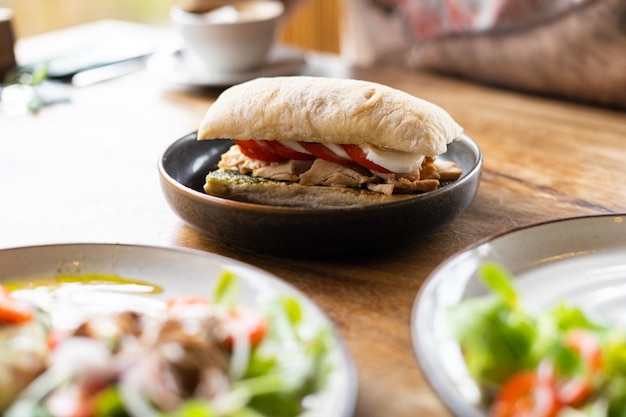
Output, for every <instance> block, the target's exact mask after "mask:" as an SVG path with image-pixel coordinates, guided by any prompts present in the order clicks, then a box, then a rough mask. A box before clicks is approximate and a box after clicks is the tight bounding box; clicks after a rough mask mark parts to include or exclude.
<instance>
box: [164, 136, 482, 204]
mask: <svg viewBox="0 0 626 417" xmlns="http://www.w3.org/2000/svg"><path fill="white" fill-rule="evenodd" d="M196 134H197V132H195V131H194V132H191V133H188V134H187V135H185V136H183V137H181V138H179V139H177V140H176V141H174V142H173V143H171V144H170V145H168V146H167V147H166V149H165V150H164V151H163V152H162V153H161V155H160V156H159V159H158V163H157V168H158V172H159V176H160V178H161V180H162V183H164V184H167V185H168V186H169V187H170V188H173V189H174V190H176V191H178V192H180V193H182V194H183V195H185V196H187V197H189V198H191V199H193V200H196V201H201V202H205V203H208V204H213V205H215V206H219V207H223V208H229V209H237V210H242V211H251V212H259V213H273V214H284V215H294V214H313V213H315V214H325V213H340V212H354V211H365V210H367V211H372V210H381V209H385V210H386V209H389V208H392V207H401V206H403V205H406V204H412V203H413V202H414V201H416V200H419V201H428V200H432V199H435V198H437V197H438V196H439V195H440V194H443V193H450V192H452V191H454V190H455V189H457V188H460V187H463V186H464V185H465V184H466V183H467V182H470V181H472V180H473V179H474V177H476V176H478V175H480V174H481V171H482V166H483V154H482V152H481V150H480V147H479V146H478V144H477V143H476V142H475V141H474V140H473V139H472V138H471V137H470V136H468V135H466V134H463V135H462V136H461V138H460V139H459V140H458V141H457V142H458V143H461V144H463V145H465V146H466V147H468V148H469V149H470V151H471V152H472V154H473V155H474V157H475V161H474V164H473V166H472V167H471V169H470V170H469V171H467V172H464V173H463V174H462V175H461V178H459V179H458V180H456V181H454V182H452V183H450V184H447V185H446V186H444V187H441V188H439V189H437V190H434V191H429V192H426V193H423V194H419V195H415V196H412V197H409V198H406V199H402V200H399V201H392V202H384V203H379V204H371V205H367V206H358V207H355V206H347V207H333V208H310V207H288V206H272V205H267V204H257V203H248V202H243V201H236V200H230V199H227V198H222V197H216V196H212V195H209V194H205V193H201V192H199V191H196V190H194V189H193V188H190V187H187V186H186V185H184V184H181V183H180V182H178V181H176V180H175V179H174V178H173V177H172V176H171V175H170V174H169V173H168V172H167V170H166V169H165V166H164V161H165V159H166V157H167V155H168V153H169V152H170V151H171V150H172V149H173V148H174V147H175V146H177V145H178V144H179V143H180V142H182V141H184V140H189V139H190V137H192V136H193V135H196Z"/></svg>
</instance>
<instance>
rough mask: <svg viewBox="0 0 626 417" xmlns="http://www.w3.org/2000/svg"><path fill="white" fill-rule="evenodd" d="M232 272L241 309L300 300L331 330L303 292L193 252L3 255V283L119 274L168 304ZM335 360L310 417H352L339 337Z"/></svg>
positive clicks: (63, 250) (143, 249)
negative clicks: (150, 287)
mask: <svg viewBox="0 0 626 417" xmlns="http://www.w3.org/2000/svg"><path fill="white" fill-rule="evenodd" d="M223 271H231V272H233V273H234V274H236V276H237V277H238V279H239V281H240V290H241V292H240V298H239V300H240V303H241V304H242V305H248V306H255V305H257V304H259V303H261V302H263V301H266V300H267V299H268V298H271V297H274V296H278V295H282V294H286V295H291V296H294V297H297V298H298V299H299V300H300V301H301V303H302V305H303V307H304V310H305V314H306V315H307V317H308V320H310V323H311V324H312V325H313V326H316V325H329V326H331V328H332V325H331V323H330V321H329V319H328V318H327V317H326V316H325V314H324V313H323V312H322V311H321V310H320V309H319V308H317V307H316V306H315V305H314V304H313V302H312V301H311V300H310V299H308V298H307V297H306V296H305V295H304V294H302V293H301V292H300V291H298V290H297V289H295V288H294V287H292V286H291V285H289V284H287V283H285V282H284V281H282V280H280V279H278V278H277V277H275V276H273V275H271V274H269V273H267V272H264V271H262V270H260V269H257V268H254V267H252V266H249V265H247V264H244V263H241V262H237V261H235V260H231V259H229V258H225V257H221V256H218V255H214V254H209V253H205V252H201V251H195V250H190V249H174V248H160V247H151V246H133V245H116V244H66V245H44V246H31V247H22V248H14V249H5V250H0V282H7V281H11V282H14V281H16V280H22V279H23V280H32V279H36V278H38V277H39V278H45V277H48V278H50V277H52V276H55V275H58V274H76V273H81V274H89V273H94V274H115V275H119V276H121V277H123V278H128V279H132V280H137V281H143V282H148V283H151V284H155V285H157V286H160V287H161V288H162V289H163V292H162V293H160V294H157V295H149V296H144V297H146V298H153V297H156V298H159V299H161V300H164V299H168V298H170V297H172V296H173V295H176V294H200V295H207V296H209V295H210V294H211V292H212V291H213V285H214V284H215V280H216V279H217V278H218V276H219V275H220V274H221V273H222V272H223ZM333 343H334V347H333V351H332V355H334V358H333V359H335V362H336V369H335V371H334V372H333V373H332V374H331V376H330V378H329V384H328V386H327V387H326V388H325V390H324V392H323V393H321V396H320V401H319V404H318V405H319V407H317V408H315V411H314V412H312V413H307V414H306V416H307V417H313V416H316V417H328V416H333V417H349V416H352V414H353V411H354V407H355V402H356V395H357V393H356V392H357V391H356V390H357V377H356V371H355V368H354V365H353V362H352V359H351V357H350V355H349V354H348V352H347V350H346V348H345V346H344V344H343V342H342V341H341V339H340V338H339V336H338V335H337V334H336V333H335V338H334V341H333Z"/></svg>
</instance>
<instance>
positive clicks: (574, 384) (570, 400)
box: [558, 329, 602, 407]
mask: <svg viewBox="0 0 626 417" xmlns="http://www.w3.org/2000/svg"><path fill="white" fill-rule="evenodd" d="M565 344H566V345H567V346H568V347H570V348H571V349H572V350H574V351H575V352H576V353H578V355H579V356H580V359H581V360H582V362H583V365H584V367H585V370H584V373H583V374H581V375H576V376H574V377H573V378H571V379H569V380H566V381H565V382H563V383H560V384H559V386H558V396H559V401H560V402H561V403H562V404H565V405H569V406H572V407H576V406H578V405H581V404H582V403H583V402H584V401H585V400H586V399H587V398H588V397H589V396H590V395H591V393H592V392H593V376H594V374H595V373H596V372H598V371H600V370H601V369H602V351H601V348H600V341H599V340H598V337H597V336H596V335H595V334H594V333H593V332H591V331H589V330H585V329H573V330H570V331H569V332H567V334H566V335H565Z"/></svg>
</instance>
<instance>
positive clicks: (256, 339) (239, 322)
mask: <svg viewBox="0 0 626 417" xmlns="http://www.w3.org/2000/svg"><path fill="white" fill-rule="evenodd" d="M267 326H268V324H267V320H266V318H265V317H264V316H262V315H261V314H259V313H257V312H254V311H250V310H241V309H240V310H233V311H231V312H230V313H229V315H228V320H227V321H226V329H227V332H228V336H227V338H226V345H227V346H229V347H232V345H233V343H234V342H235V338H236V336H235V334H236V333H237V332H240V334H242V335H245V336H247V337H248V340H249V341H250V344H251V345H252V346H256V345H258V344H259V343H260V342H261V340H263V338H264V337H265V335H266V333H267Z"/></svg>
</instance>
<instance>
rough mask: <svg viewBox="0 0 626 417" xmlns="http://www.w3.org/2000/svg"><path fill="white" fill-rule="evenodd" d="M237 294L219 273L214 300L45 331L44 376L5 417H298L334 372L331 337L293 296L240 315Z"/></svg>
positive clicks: (233, 282) (194, 299)
mask: <svg viewBox="0 0 626 417" xmlns="http://www.w3.org/2000/svg"><path fill="white" fill-rule="evenodd" d="M238 286H239V281H238V279H237V278H236V276H235V275H233V274H232V273H229V272H224V273H223V274H222V275H221V277H220V279H219V280H218V282H217V283H216V286H215V289H214V292H213V294H212V296H211V297H204V296H196V295H181V296H176V297H173V298H171V299H169V300H168V301H167V302H166V303H164V304H163V305H162V308H161V309H160V310H159V311H157V312H154V313H153V314H149V313H147V312H144V311H136V310H133V309H132V307H131V306H129V308H128V309H127V310H125V311H116V312H110V313H106V314H94V315H90V316H88V317H86V318H85V320H83V321H82V322H81V323H80V324H79V325H78V326H77V327H73V328H71V329H65V328H54V327H50V328H49V329H48V337H47V340H48V346H49V353H48V355H47V361H46V366H45V369H44V370H43V371H42V372H41V373H40V374H39V375H38V376H36V377H35V378H34V379H33V380H32V382H31V383H30V384H28V386H27V387H26V388H25V389H24V390H22V391H21V393H20V394H19V395H18V396H16V398H14V399H13V401H12V404H11V405H10V406H9V407H8V409H7V410H6V411H5V412H4V414H3V415H4V416H5V417H22V416H24V417H26V416H28V417H32V416H40V417H98V416H119V417H126V416H129V417H130V416H141V417H144V416H146V417H149V416H154V417H168V416H171V417H192V416H193V417H221V416H224V417H262V416H272V417H292V416H299V415H302V414H303V413H305V412H306V411H307V410H308V409H310V408H312V407H314V406H315V400H316V395H317V394H318V393H319V392H320V391H321V390H322V388H323V387H324V386H325V383H326V379H327V377H328V376H329V374H330V372H331V371H332V368H333V362H332V360H331V355H330V354H329V350H330V349H331V343H332V334H331V330H330V329H329V328H327V326H317V327H312V326H310V325H308V324H306V325H305V321H306V312H305V310H304V308H303V306H302V305H301V304H300V302H299V301H298V300H297V299H296V298H294V297H292V296H282V297H278V298H275V299H272V300H271V301H268V302H267V303H265V304H263V305H260V306H259V307H257V308H254V309H252V308H246V307H243V306H241V305H239V304H238V291H239V290H238V288H239V287H238ZM7 300H10V298H7ZM0 304H1V303H0ZM11 305H13V304H12V303H10V302H7V303H4V305H0V312H3V311H5V310H7V309H10V307H11ZM16 305H17V304H16ZM19 306H20V308H22V309H23V308H24V306H23V303H19ZM6 315H7V314H5V316H6ZM1 319H2V316H1V315H0V320H1ZM2 325H3V324H2V323H0V327H2ZM0 371H1V370H0Z"/></svg>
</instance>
